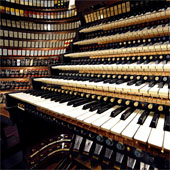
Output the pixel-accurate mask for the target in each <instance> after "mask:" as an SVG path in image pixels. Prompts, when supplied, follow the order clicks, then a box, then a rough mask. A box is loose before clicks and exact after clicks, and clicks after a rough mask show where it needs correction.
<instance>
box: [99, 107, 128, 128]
mask: <svg viewBox="0 0 170 170" xmlns="http://www.w3.org/2000/svg"><path fill="white" fill-rule="evenodd" d="M126 110H127V109H125V110H123V111H122V112H121V113H119V114H118V115H117V116H116V117H111V118H110V120H108V121H107V122H106V123H104V124H103V125H102V126H101V128H102V129H104V130H106V131H110V129H111V128H112V127H114V126H115V125H116V124H117V123H118V122H119V121H120V118H121V115H122V114H123V113H124V112H125V111H126Z"/></svg>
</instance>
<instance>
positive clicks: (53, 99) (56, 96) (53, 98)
mask: <svg viewBox="0 0 170 170" xmlns="http://www.w3.org/2000/svg"><path fill="white" fill-rule="evenodd" d="M59 96H61V94H60V95H54V96H53V97H51V101H55V99H56V98H58V97H59Z"/></svg>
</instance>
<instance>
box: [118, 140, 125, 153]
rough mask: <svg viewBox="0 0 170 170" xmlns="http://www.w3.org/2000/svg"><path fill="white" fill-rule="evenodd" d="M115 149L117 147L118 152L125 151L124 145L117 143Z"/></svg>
mask: <svg viewBox="0 0 170 170" xmlns="http://www.w3.org/2000/svg"><path fill="white" fill-rule="evenodd" d="M116 147H117V149H118V150H121V151H122V150H124V149H125V145H123V144H122V143H120V142H118V143H117V144H116Z"/></svg>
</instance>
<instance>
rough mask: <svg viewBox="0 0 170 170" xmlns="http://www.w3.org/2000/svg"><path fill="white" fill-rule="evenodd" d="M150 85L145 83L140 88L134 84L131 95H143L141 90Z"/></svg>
mask: <svg viewBox="0 0 170 170" xmlns="http://www.w3.org/2000/svg"><path fill="white" fill-rule="evenodd" d="M147 84H148V83H143V84H141V85H139V86H136V85H135V84H133V85H132V86H131V87H130V92H129V93H130V94H138V95H139V94H141V92H140V90H141V89H142V88H143V87H145V86H146V85H147Z"/></svg>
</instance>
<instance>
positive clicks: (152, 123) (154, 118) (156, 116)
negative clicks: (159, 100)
mask: <svg viewBox="0 0 170 170" xmlns="http://www.w3.org/2000/svg"><path fill="white" fill-rule="evenodd" d="M158 119H159V113H154V115H153V118H152V121H151V123H150V127H152V128H156V126H157V123H158Z"/></svg>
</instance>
